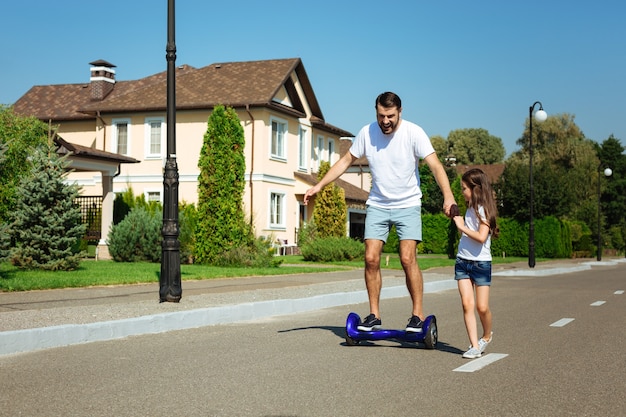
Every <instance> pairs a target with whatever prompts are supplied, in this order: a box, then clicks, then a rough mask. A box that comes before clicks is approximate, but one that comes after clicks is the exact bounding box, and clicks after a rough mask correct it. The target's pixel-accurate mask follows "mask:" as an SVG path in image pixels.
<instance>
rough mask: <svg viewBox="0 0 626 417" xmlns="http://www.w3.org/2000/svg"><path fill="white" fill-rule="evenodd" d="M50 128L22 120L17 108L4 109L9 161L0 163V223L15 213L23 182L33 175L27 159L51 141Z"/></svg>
mask: <svg viewBox="0 0 626 417" xmlns="http://www.w3.org/2000/svg"><path fill="white" fill-rule="evenodd" d="M48 130H49V128H48V126H47V125H46V124H44V123H42V122H41V121H40V120H38V119H36V118H34V117H21V116H18V115H16V114H15V113H14V112H13V108H11V107H7V106H3V105H0V146H4V148H5V158H4V159H3V160H1V161H0V223H2V221H3V220H5V221H6V220H7V219H8V216H9V214H10V213H11V211H12V210H13V207H14V204H15V197H16V189H17V187H18V185H19V183H20V179H21V178H22V177H24V176H25V175H27V174H28V173H29V171H30V168H29V164H28V163H27V159H28V157H29V156H30V154H31V152H32V149H33V148H36V147H37V146H39V145H42V144H45V143H46V142H47V140H48Z"/></svg>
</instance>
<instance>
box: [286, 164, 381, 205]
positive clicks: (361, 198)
mask: <svg viewBox="0 0 626 417" xmlns="http://www.w3.org/2000/svg"><path fill="white" fill-rule="evenodd" d="M294 176H295V177H296V179H299V180H301V181H303V182H305V183H307V184H310V185H315V184H317V182H318V181H317V175H316V174H304V173H302V172H294ZM335 184H337V186H339V187H341V188H343V190H344V192H345V194H346V200H350V201H354V202H359V203H363V204H365V202H366V201H367V197H368V196H369V193H368V192H367V191H365V190H363V189H361V188H359V187H356V186H354V185H352V184H350V183H349V182H347V181H344V180H342V179H340V178H339V179H336V180H335Z"/></svg>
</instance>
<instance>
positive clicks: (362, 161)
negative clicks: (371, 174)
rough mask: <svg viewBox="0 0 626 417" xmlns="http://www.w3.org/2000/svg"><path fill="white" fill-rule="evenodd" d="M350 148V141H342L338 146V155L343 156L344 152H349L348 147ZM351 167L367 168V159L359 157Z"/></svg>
mask: <svg viewBox="0 0 626 417" xmlns="http://www.w3.org/2000/svg"><path fill="white" fill-rule="evenodd" d="M351 146H352V141H350V140H347V139H345V140H342V141H341V143H340V144H339V155H341V156H344V155H345V154H346V152H349V151H350V147H351ZM352 165H353V166H355V165H357V166H367V167H369V165H370V164H369V162H367V158H366V157H365V156H362V157H360V158H359V159H357V160H356V161H354V162H353V163H352Z"/></svg>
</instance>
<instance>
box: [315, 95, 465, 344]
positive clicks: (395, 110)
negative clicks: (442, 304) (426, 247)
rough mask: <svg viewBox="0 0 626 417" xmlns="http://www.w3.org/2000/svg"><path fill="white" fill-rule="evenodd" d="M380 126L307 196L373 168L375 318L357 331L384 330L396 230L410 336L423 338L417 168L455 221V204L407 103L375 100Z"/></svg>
mask: <svg viewBox="0 0 626 417" xmlns="http://www.w3.org/2000/svg"><path fill="white" fill-rule="evenodd" d="M375 108H376V122H374V123H371V124H370V125H367V126H365V127H363V128H362V129H361V130H360V131H359V133H358V134H357V136H356V138H355V139H354V142H353V143H352V146H351V147H350V151H349V152H347V153H346V154H345V155H344V156H343V157H342V158H341V159H340V160H339V161H337V162H336V163H335V164H334V165H333V166H332V167H331V169H330V170H329V171H328V172H327V173H326V175H325V176H324V178H322V179H321V180H320V181H319V182H318V183H317V184H316V185H315V186H313V187H311V188H310V189H309V190H307V192H306V193H305V194H304V204H307V203H308V201H309V199H310V198H311V197H312V196H313V195H315V194H316V193H318V192H319V191H320V190H321V189H322V188H324V187H325V186H326V185H328V184H329V183H331V182H333V181H335V180H336V179H337V178H339V176H340V175H341V174H343V173H344V172H345V171H346V170H347V169H348V168H349V167H350V165H352V163H353V162H354V161H355V160H356V159H358V158H361V157H363V156H365V157H366V158H367V160H368V162H369V166H370V170H371V174H372V189H371V190H370V194H369V197H368V199H367V202H366V204H367V214H366V218H365V286H366V288H367V293H368V298H369V305H370V314H369V315H368V316H367V317H365V318H364V319H363V322H362V323H360V324H359V326H358V327H357V328H358V329H359V330H361V331H371V330H373V329H374V328H379V327H380V326H381V324H382V321H381V319H380V292H381V289H382V275H381V272H380V256H381V253H382V249H383V245H384V243H385V242H386V240H387V237H388V236H389V231H390V230H391V227H392V226H393V225H395V226H396V231H397V233H398V238H399V239H400V262H401V264H402V268H403V270H404V274H405V276H406V286H407V289H408V290H409V294H410V295H411V300H412V302H413V311H412V315H411V318H410V319H409V323H408V325H407V327H406V331H407V332H421V331H422V324H423V320H424V313H423V306H422V298H423V292H424V283H423V278H422V272H421V271H420V269H419V266H418V264H417V255H416V252H417V244H418V243H419V242H420V241H421V240H422V217H421V197H422V191H421V189H420V181H419V171H418V162H419V160H420V159H423V160H424V161H425V162H426V164H428V166H429V167H430V170H431V171H432V173H433V175H434V177H435V180H436V181H437V184H438V185H439V188H440V189H441V191H442V193H443V198H444V203H443V209H444V212H445V213H446V215H448V216H449V215H450V207H451V206H452V205H453V204H455V201H454V196H453V195H452V191H451V189H450V182H449V181H448V176H447V175H446V172H445V169H444V167H443V165H442V164H441V162H440V161H439V159H438V158H437V154H436V153H435V150H434V148H433V146H432V144H431V142H430V139H429V138H428V136H427V135H426V133H425V132H424V130H423V129H422V128H421V127H419V126H418V125H416V124H414V123H411V122H409V121H407V120H402V102H401V100H400V97H398V96H397V95H396V94H394V93H391V92H386V93H382V94H380V95H379V96H378V97H377V98H376V102H375Z"/></svg>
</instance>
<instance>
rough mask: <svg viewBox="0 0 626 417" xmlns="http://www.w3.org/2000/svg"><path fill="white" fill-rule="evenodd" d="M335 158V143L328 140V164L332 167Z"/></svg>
mask: <svg viewBox="0 0 626 417" xmlns="http://www.w3.org/2000/svg"><path fill="white" fill-rule="evenodd" d="M334 158H335V141H334V140H333V139H328V162H329V163H330V164H331V165H332V164H333V160H334Z"/></svg>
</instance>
